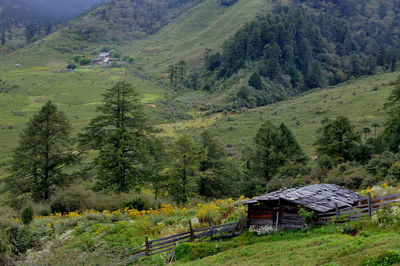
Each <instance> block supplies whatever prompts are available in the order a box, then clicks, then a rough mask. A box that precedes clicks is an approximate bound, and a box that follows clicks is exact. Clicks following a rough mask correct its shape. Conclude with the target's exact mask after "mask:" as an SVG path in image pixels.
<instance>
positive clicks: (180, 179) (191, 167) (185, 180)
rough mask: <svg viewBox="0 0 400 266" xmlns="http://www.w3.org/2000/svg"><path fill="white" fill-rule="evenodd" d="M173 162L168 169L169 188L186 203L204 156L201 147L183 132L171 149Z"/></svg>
mask: <svg viewBox="0 0 400 266" xmlns="http://www.w3.org/2000/svg"><path fill="white" fill-rule="evenodd" d="M169 153H170V156H171V159H172V164H171V166H170V167H169V168H167V169H166V172H167V175H168V177H169V179H168V181H169V184H168V190H169V192H170V194H171V195H172V196H173V197H174V199H175V201H176V202H178V203H186V202H187V200H188V198H189V196H190V195H192V194H193V186H194V178H195V176H196V174H197V172H198V169H199V166H200V161H201V159H202V157H203V154H202V152H201V149H200V147H199V146H198V145H197V144H196V143H195V142H194V141H193V139H192V137H191V136H190V135H188V134H186V133H185V134H182V135H181V136H180V137H179V138H178V139H177V140H176V142H175V143H174V145H173V147H172V149H171V150H170V151H169Z"/></svg>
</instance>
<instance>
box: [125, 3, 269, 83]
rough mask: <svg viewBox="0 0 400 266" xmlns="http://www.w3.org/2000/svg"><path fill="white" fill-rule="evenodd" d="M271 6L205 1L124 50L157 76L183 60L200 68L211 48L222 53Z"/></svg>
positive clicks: (140, 66)
mask: <svg viewBox="0 0 400 266" xmlns="http://www.w3.org/2000/svg"><path fill="white" fill-rule="evenodd" d="M270 7H271V4H270V1H269V0H247V1H238V2H236V3H235V4H234V5H233V6H230V7H226V6H222V5H221V4H220V1H215V0H205V1H204V2H202V3H201V4H199V5H197V6H195V7H194V8H192V9H190V10H189V11H188V12H186V13H184V14H182V15H181V16H180V17H178V18H176V19H175V20H173V21H171V22H170V23H169V24H168V25H166V26H165V27H163V28H162V29H161V30H160V31H159V32H157V33H156V34H154V35H151V36H149V37H148V38H146V39H144V40H139V41H136V42H133V43H131V44H130V45H128V46H126V47H124V50H126V52H127V53H130V54H131V55H132V56H133V57H135V58H137V59H138V66H139V68H140V69H141V70H142V71H143V72H144V73H146V74H152V75H154V76H155V77H158V75H159V74H160V73H163V72H165V71H166V70H167V68H168V66H169V65H170V64H172V63H176V62H178V61H179V60H185V61H187V62H188V63H189V64H190V65H199V64H202V60H203V56H204V52H205V50H206V49H207V48H208V49H212V50H214V51H215V50H219V49H220V48H221V46H222V44H223V42H224V41H225V40H227V39H228V38H229V37H230V36H232V35H233V34H234V33H235V32H236V31H237V30H238V29H240V28H241V27H242V26H244V25H245V24H246V23H247V22H249V21H251V20H253V19H254V18H255V17H256V16H257V15H258V14H260V13H262V12H265V11H266V10H268V9H269V8H270Z"/></svg>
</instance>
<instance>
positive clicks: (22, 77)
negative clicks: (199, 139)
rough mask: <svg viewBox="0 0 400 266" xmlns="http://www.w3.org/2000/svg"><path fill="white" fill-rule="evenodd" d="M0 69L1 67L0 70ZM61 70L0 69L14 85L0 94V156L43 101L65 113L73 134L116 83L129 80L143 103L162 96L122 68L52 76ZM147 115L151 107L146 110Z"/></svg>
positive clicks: (158, 89) (7, 151)
mask: <svg viewBox="0 0 400 266" xmlns="http://www.w3.org/2000/svg"><path fill="white" fill-rule="evenodd" d="M0 69H1V68H0ZM60 69H62V67H52V66H42V67H22V68H16V67H14V68H13V69H9V70H0V77H1V78H2V79H5V80H7V81H8V82H9V83H11V84H15V85H18V88H17V89H12V90H11V91H10V92H8V93H0V113H1V117H0V143H1V144H0V153H1V154H2V158H6V157H8V156H9V155H10V154H11V151H12V149H13V148H15V146H16V144H17V140H18V137H19V134H20V132H21V131H22V129H23V127H24V125H25V123H26V122H27V121H28V120H29V118H30V117H31V116H32V114H33V113H35V112H37V111H38V110H39V109H40V108H41V106H42V105H43V104H44V103H45V102H46V101H49V100H51V101H53V102H54V103H56V104H57V105H58V107H59V108H60V109H61V110H62V111H63V112H65V114H66V115H67V117H68V118H69V119H70V121H71V122H72V125H73V129H74V134H75V133H78V132H79V131H80V130H81V129H82V128H83V127H85V126H86V125H87V124H88V122H89V121H90V119H92V118H93V117H94V116H95V110H96V107H97V106H98V105H99V104H101V101H102V94H103V93H104V92H105V90H106V89H107V88H110V87H111V86H112V85H113V84H114V83H116V82H117V81H119V80H124V79H127V80H130V81H132V83H133V84H135V87H136V89H137V91H138V93H139V94H140V98H141V101H142V102H143V103H149V104H150V103H154V102H155V101H157V100H158V99H161V98H163V97H164V91H163V90H162V89H161V88H160V87H157V86H156V85H154V84H152V83H149V82H146V81H144V80H142V79H140V78H137V77H134V76H128V75H127V73H126V70H125V69H124V68H91V67H87V68H80V69H77V70H76V71H75V72H74V73H56V71H57V70H60ZM147 109H148V110H149V114H150V115H151V111H152V109H154V108H153V107H147Z"/></svg>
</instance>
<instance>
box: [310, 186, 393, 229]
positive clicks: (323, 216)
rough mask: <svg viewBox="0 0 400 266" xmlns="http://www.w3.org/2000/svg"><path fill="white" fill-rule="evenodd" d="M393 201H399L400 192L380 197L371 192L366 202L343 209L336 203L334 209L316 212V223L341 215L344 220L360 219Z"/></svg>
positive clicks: (324, 222)
mask: <svg viewBox="0 0 400 266" xmlns="http://www.w3.org/2000/svg"><path fill="white" fill-rule="evenodd" d="M395 202H400V193H399V194H393V195H388V196H384V197H380V198H371V194H370V193H368V200H367V203H363V204H361V205H358V206H352V207H347V208H343V209H339V208H338V206H337V204H336V210H335V211H332V212H327V213H320V214H317V215H316V216H317V224H326V223H330V222H333V221H334V220H335V219H334V218H335V217H336V218H339V217H343V218H342V219H343V220H344V221H355V220H361V219H363V218H364V217H366V216H369V217H371V216H372V214H373V212H374V211H376V210H379V209H381V208H383V207H385V206H386V205H388V204H391V203H395Z"/></svg>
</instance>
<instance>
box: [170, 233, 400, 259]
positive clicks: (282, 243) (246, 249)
mask: <svg viewBox="0 0 400 266" xmlns="http://www.w3.org/2000/svg"><path fill="white" fill-rule="evenodd" d="M323 230H326V229H324V228H322V230H320V231H321V232H319V233H318V230H316V231H314V232H311V233H303V234H301V233H297V235H296V234H295V233H293V236H291V234H290V233H287V235H286V236H285V235H282V236H281V237H277V236H269V237H261V239H259V240H258V241H260V243H256V244H249V245H244V246H240V247H237V248H233V249H231V250H228V251H224V252H221V253H218V254H216V255H213V256H210V257H206V258H204V259H200V260H195V261H191V262H188V263H185V264H184V265H360V263H361V262H363V260H364V261H365V260H366V258H368V257H370V258H375V257H377V256H379V255H382V254H385V253H387V252H388V251H390V250H393V251H398V250H399V249H400V235H399V234H398V233H395V232H382V231H379V230H376V231H372V230H370V231H368V230H367V231H366V232H364V233H363V234H360V235H357V236H351V235H346V234H340V233H339V234H338V233H334V232H330V233H324V232H323ZM232 241H237V240H236V239H235V240H232ZM238 241H240V240H238ZM239 243H240V242H239ZM239 245H240V244H239ZM177 264H179V265H180V264H181V263H177ZM380 265H382V264H380ZM387 265H389V264H387Z"/></svg>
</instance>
